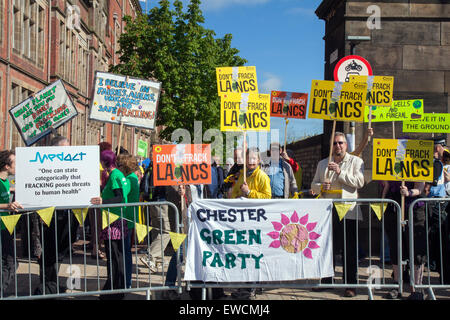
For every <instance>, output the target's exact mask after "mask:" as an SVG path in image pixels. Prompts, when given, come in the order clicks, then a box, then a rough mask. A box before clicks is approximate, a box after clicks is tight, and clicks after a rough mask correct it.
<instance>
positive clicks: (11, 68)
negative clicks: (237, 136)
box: [0, 0, 151, 153]
mask: <svg viewBox="0 0 450 320" xmlns="http://www.w3.org/2000/svg"><path fill="white" fill-rule="evenodd" d="M0 12H1V15H0V106H1V110H2V112H0V123H1V124H2V125H1V129H0V148H1V149H5V148H14V147H17V146H24V143H23V141H22V139H21V137H20V135H19V133H18V131H17V129H16V128H15V126H14V124H13V123H12V120H11V118H10V116H9V114H8V110H9V109H10V108H12V107H13V106H15V105H17V104H18V103H20V102H21V101H23V100H25V99H26V98H28V97H29V96H30V95H31V94H32V93H34V92H37V91H39V90H41V89H42V88H44V87H45V86H47V85H48V84H50V83H52V82H54V81H56V80H58V79H62V80H63V81H64V85H65V87H66V90H67V91H68V92H69V94H70V95H71V98H72V100H73V101H74V103H75V105H76V107H77V110H78V112H79V115H78V116H77V117H75V118H74V119H72V120H71V121H69V122H68V123H66V124H64V125H63V126H61V127H60V128H58V129H57V132H58V133H59V134H61V135H64V136H66V137H68V138H70V140H71V144H72V145H85V144H87V145H92V144H98V143H99V142H100V141H108V142H111V143H112V145H113V146H114V147H115V146H116V145H117V143H118V136H119V126H118V125H112V124H106V123H101V122H98V121H91V120H89V119H88V117H89V106H90V97H91V96H92V94H91V93H92V92H91V91H92V87H93V81H94V75H95V71H107V70H108V67H109V65H111V64H116V63H118V62H119V57H118V55H117V53H116V52H117V51H118V48H119V47H118V39H119V37H120V34H121V33H122V32H123V31H124V28H125V25H124V21H123V20H122V18H123V16H125V15H129V16H131V17H136V16H137V15H138V14H140V13H141V12H142V9H141V7H140V4H139V1H138V0H0ZM124 130H125V131H124V134H123V140H122V143H121V145H122V146H124V147H125V148H126V149H127V150H129V151H130V152H133V153H135V151H136V144H137V140H138V139H142V140H148V141H149V140H150V137H151V132H149V131H148V130H137V129H134V128H129V127H125V129H124ZM42 140H43V141H42ZM42 140H41V141H40V142H38V144H37V145H39V144H45V143H46V141H45V139H42Z"/></svg>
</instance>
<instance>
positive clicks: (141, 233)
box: [136, 223, 153, 243]
mask: <svg viewBox="0 0 450 320" xmlns="http://www.w3.org/2000/svg"><path fill="white" fill-rule="evenodd" d="M152 229H153V228H152V227H148V229H147V226H146V225H144V224H140V223H136V236H137V238H138V243H141V242H142V241H143V240H144V239H145V237H146V236H147V234H148V233H149V232H150V231H151V230H152Z"/></svg>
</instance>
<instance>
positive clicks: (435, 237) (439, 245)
mask: <svg viewBox="0 0 450 320" xmlns="http://www.w3.org/2000/svg"><path fill="white" fill-rule="evenodd" d="M436 200H438V199H436ZM448 207H449V205H448V202H439V201H437V202H436V203H432V204H430V205H429V206H428V216H429V219H428V232H429V246H430V263H433V262H434V263H435V265H436V271H437V272H438V273H439V274H440V276H441V280H442V282H443V283H445V284H448V283H450V266H449V262H450V253H449V250H450V243H449V242H450V234H449V219H448V211H449V210H447V209H448ZM441 254H442V262H443V263H442V264H441Z"/></svg>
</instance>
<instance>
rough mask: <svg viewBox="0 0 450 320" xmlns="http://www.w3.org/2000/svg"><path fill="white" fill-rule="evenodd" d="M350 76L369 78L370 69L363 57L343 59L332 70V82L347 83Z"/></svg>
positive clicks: (353, 56)
mask: <svg viewBox="0 0 450 320" xmlns="http://www.w3.org/2000/svg"><path fill="white" fill-rule="evenodd" d="M352 75H357V76H358V75H359V76H371V75H373V73H372V67H371V66H370V64H369V62H368V61H367V60H366V59H364V58H363V57H360V56H356V55H350V56H346V57H343V58H342V59H341V60H339V62H338V63H337V64H336V67H335V68H334V81H341V82H349V81H350V76H352Z"/></svg>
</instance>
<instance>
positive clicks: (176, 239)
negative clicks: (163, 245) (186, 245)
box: [169, 232, 186, 251]
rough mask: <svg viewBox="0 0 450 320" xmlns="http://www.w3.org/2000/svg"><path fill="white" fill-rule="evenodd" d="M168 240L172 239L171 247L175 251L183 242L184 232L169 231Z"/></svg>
mask: <svg viewBox="0 0 450 320" xmlns="http://www.w3.org/2000/svg"><path fill="white" fill-rule="evenodd" d="M169 235H170V240H171V241H172V247H173V249H174V250H175V251H177V250H178V248H179V247H180V246H181V244H182V243H183V241H184V239H186V235H185V234H184V233H176V232H169Z"/></svg>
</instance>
